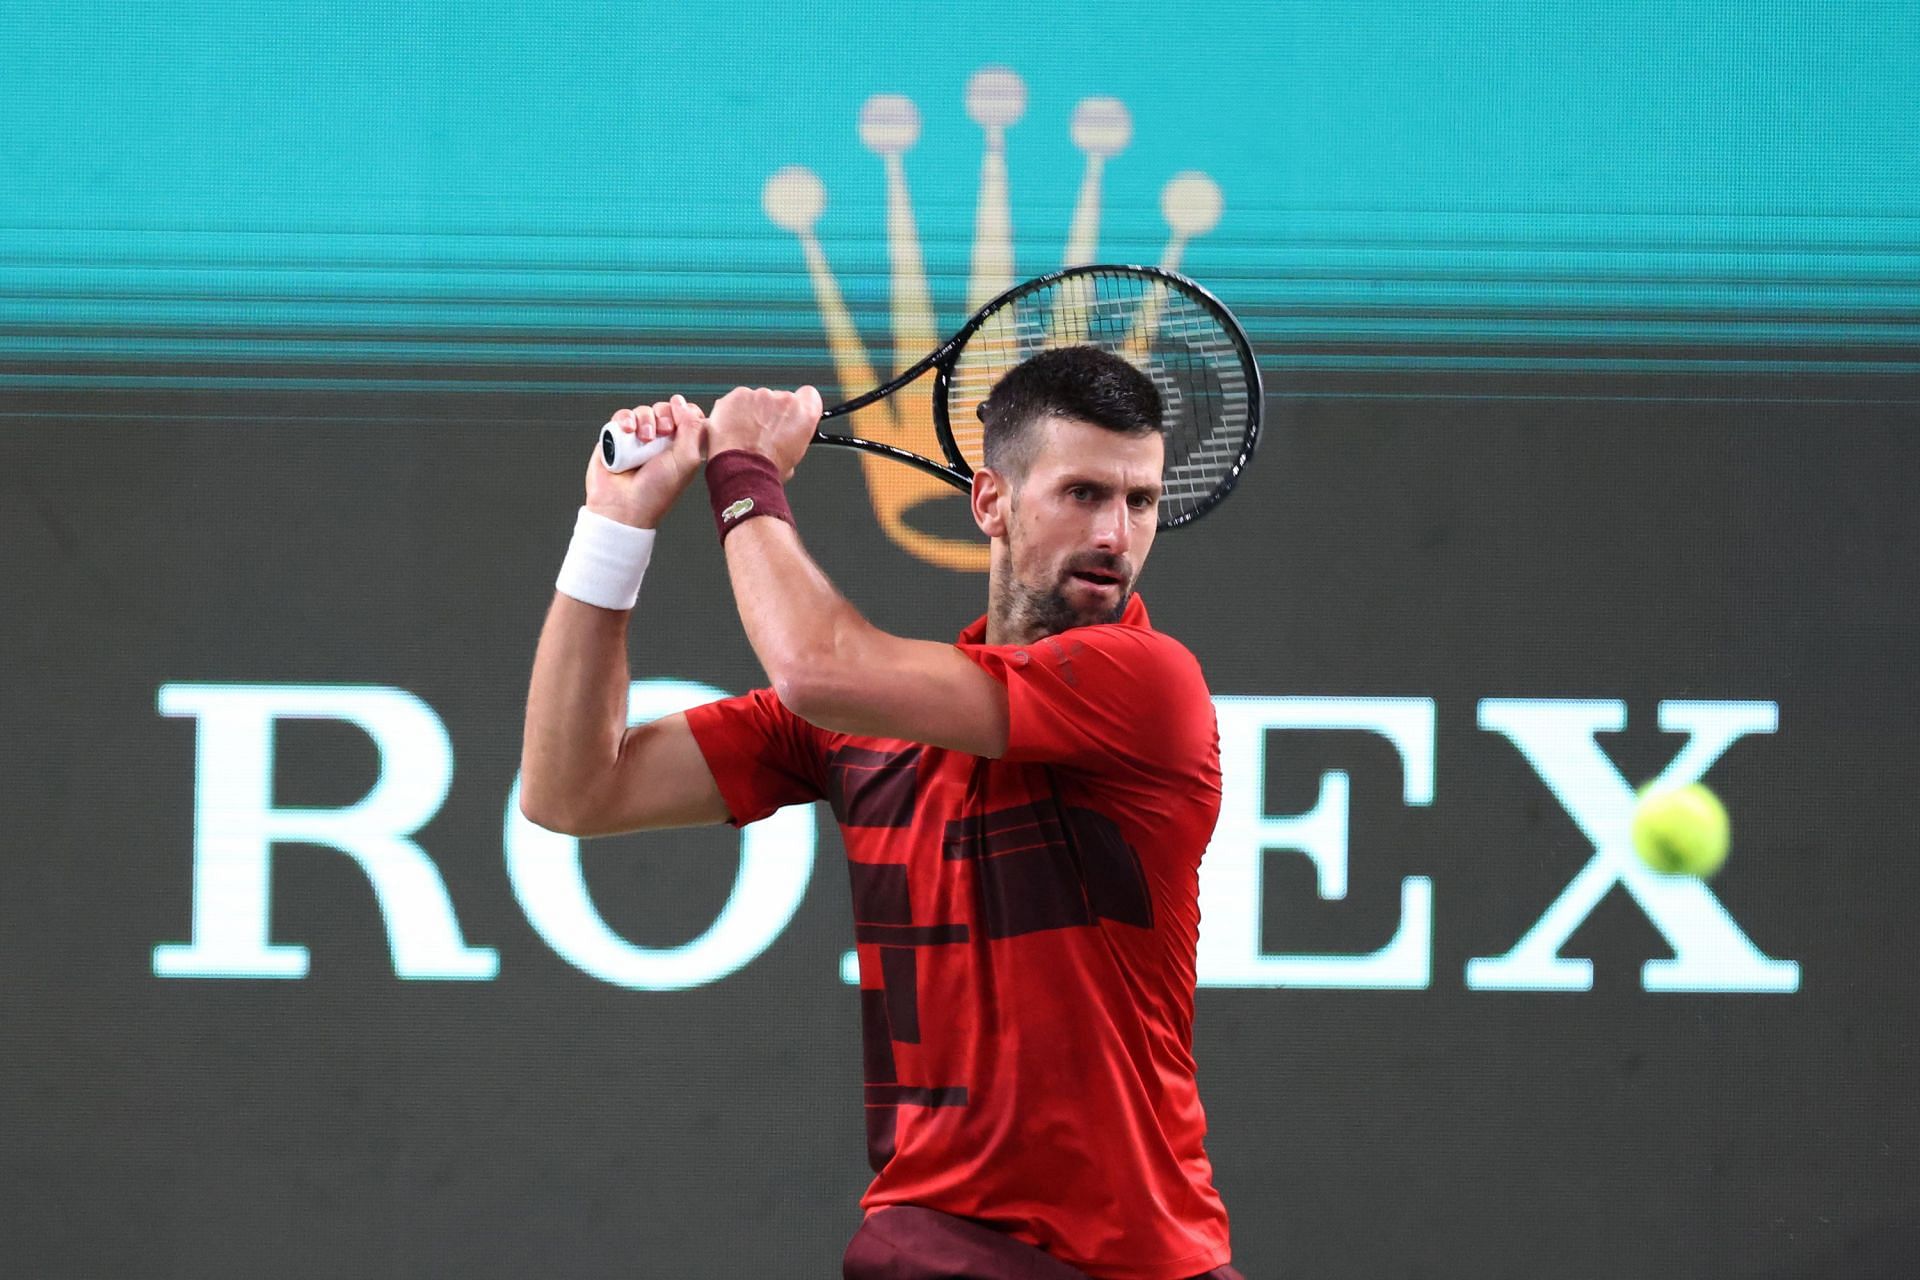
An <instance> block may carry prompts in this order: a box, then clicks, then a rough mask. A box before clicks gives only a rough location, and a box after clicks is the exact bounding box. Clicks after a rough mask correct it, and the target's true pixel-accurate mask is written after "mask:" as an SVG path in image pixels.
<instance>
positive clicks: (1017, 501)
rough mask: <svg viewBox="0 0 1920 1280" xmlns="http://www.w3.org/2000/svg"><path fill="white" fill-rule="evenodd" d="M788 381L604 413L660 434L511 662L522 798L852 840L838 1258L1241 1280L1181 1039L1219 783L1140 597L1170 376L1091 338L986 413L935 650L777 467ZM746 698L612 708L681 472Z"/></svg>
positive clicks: (1198, 718) (1209, 743)
mask: <svg viewBox="0 0 1920 1280" xmlns="http://www.w3.org/2000/svg"><path fill="white" fill-rule="evenodd" d="M820 410H821V402H820V397H819V394H818V393H817V392H815V391H814V390H813V389H812V388H811V387H802V388H800V389H799V390H798V391H797V392H784V391H769V390H766V389H764V388H762V389H757V390H756V389H748V388H744V387H743V388H740V389H738V390H735V391H733V392H731V393H729V394H728V395H726V396H725V397H723V398H722V399H721V400H720V401H719V402H718V403H717V404H716V405H715V406H714V408H713V413H712V416H711V417H710V418H708V417H706V416H704V415H703V414H702V413H701V412H700V410H699V409H697V408H696V407H695V406H693V405H692V404H689V403H688V402H687V401H685V400H684V399H682V398H680V397H677V396H676V397H674V398H673V399H672V400H671V401H667V402H662V403H658V404H654V405H651V406H641V407H639V408H636V409H634V410H632V411H627V410H622V411H621V412H620V414H619V415H617V421H618V425H619V429H621V430H624V431H631V432H633V433H634V434H635V436H636V437H637V438H638V439H640V440H641V441H646V440H650V439H653V438H654V437H656V436H658V435H671V436H672V437H673V443H672V445H671V446H670V447H669V448H668V449H667V450H666V452H664V453H662V454H660V455H659V456H658V457H656V458H655V459H654V460H653V461H651V462H649V463H647V464H646V465H645V466H643V467H641V468H640V469H639V470H637V471H633V472H628V473H624V474H615V473H612V472H609V471H607V470H605V469H604V467H602V466H601V465H600V464H599V462H598V461H597V459H598V456H599V455H598V451H597V450H596V454H595V457H596V461H594V462H592V463H590V464H589V467H588V472H587V500H586V505H585V506H584V507H583V508H582V509H581V512H580V515H579V519H578V522H577V525H576V534H575V539H574V543H573V545H572V547H571V548H570V549H569V552H568V556H567V560H566V562H565V564H564V566H563V568H562V570H561V574H560V578H559V582H558V584H557V585H558V587H559V594H558V595H557V596H556V598H555V600H554V603H553V607H552V611H551V612H550V613H549V615H548V618H547V622H546V626H545V629H544V631H543V632H542V634H541V637H540V644H539V650H538V652H537V654H536V656H535V659H534V667H533V680H532V686H531V689H530V691H529V694H528V699H527V724H526V739H525V748H524V756H523V759H522V769H523V775H522V788H523V789H522V800H521V804H522V808H523V810H524V812H525V813H526V815H527V817H528V818H530V819H531V820H532V821H534V822H536V823H538V824H540V825H541V826H545V827H550V828H553V829H555V830H559V831H565V832H569V833H572V834H574V835H578V836H593V835H604V834H610V833H614V832H621V831H631V830H637V829H643V828H658V827H671V826H681V825H690V824H697V823H714V822H729V823H732V824H734V825H736V826H738V825H743V824H745V823H749V822H754V821H757V820H759V819H761V818H764V817H766V816H767V815H768V814H771V813H772V812H774V811H775V810H776V809H779V808H780V807H782V806H784V805H790V804H799V803H802V802H806V801H813V800H820V799H825V800H826V801H827V802H828V803H829V804H830V805H831V806H832V808H833V811H834V815H835V817H836V818H837V819H838V820H839V822H840V826H841V830H842V831H843V833H844V835H845V840H846V847H847V854H848V871H849V872H850V874H851V876H852V881H853V913H854V929H855V938H856V942H857V946H858V953H859V961H860V1003H861V1014H862V1020H863V1027H864V1041H865V1053H864V1061H865V1076H866V1116H867V1148H868V1155H869V1161H870V1163H871V1164H872V1167H873V1169H874V1173H875V1176H874V1179H873V1182H872V1184H871V1185H870V1186H869V1187H868V1189H867V1192H866V1195H865V1196H864V1197H863V1198H862V1200H861V1204H862V1206H863V1208H864V1209H865V1210H866V1216H865V1219H864V1222H863V1224H862V1226H861V1227H860V1229H859V1231H858V1232H857V1233H856V1234H855V1236H854V1238H853V1240H852V1242H851V1244H850V1245H849V1246H848V1249H847V1252H846V1258H845V1262H844V1275H845V1277H847V1280H949V1278H952V1280H964V1278H973V1280H1014V1278H1015V1277H1021V1278H1030V1280H1071V1278H1073V1277H1083V1276H1092V1277H1098V1278H1099V1280H1189V1278H1190V1277H1208V1278H1211V1280H1230V1278H1232V1280H1237V1278H1238V1276H1239V1273H1238V1272H1237V1271H1235V1270H1234V1269H1233V1268H1232V1267H1231V1266H1230V1265H1229V1262H1230V1252H1231V1251H1230V1249H1229V1247H1228V1234H1227V1214H1226V1210H1225V1207H1224V1206H1223V1205H1222V1203H1221V1200H1220V1197H1219V1195H1218V1194H1217V1193H1216V1192H1215V1190H1214V1187H1213V1177H1212V1167H1211V1165H1210V1163H1209V1161H1208V1159H1207V1153H1206V1151H1205V1149H1204V1147H1203V1143H1202V1140H1203V1138H1204V1136H1205V1132H1206V1121H1205V1117H1204V1115H1203V1113H1202V1110H1201V1106H1200V1098H1199V1093H1198V1090H1197V1088H1196V1086H1195V1082H1194V1060H1193V1055H1192V1050H1191V1043H1192V1036H1191V1026H1192V1019H1193V992H1194V946H1195V940H1196V937H1197V934H1198V925H1199V909H1198V871H1199V865H1200V856H1201V853H1202V851H1203V850H1204V849H1205V848H1206V845H1207V841H1208V839H1209V837H1210V836H1211V834H1212V831H1213V825H1214V820H1215V817H1216V816H1217V814H1218V812H1219V805H1220V768H1219V743H1218V737H1217V734H1216V731H1215V725H1214V716H1213V706H1212V702H1211V700H1210V698H1209V695H1208V692H1207V686H1206V682H1205V680H1204V679H1203V677H1202V675H1201V672H1200V667H1199V664H1198V663H1197V662H1196V661H1195V660H1194V658H1193V655H1192V654H1190V653H1189V652H1188V651H1187V650H1186V649H1185V648H1184V647H1182V646H1181V645H1180V644H1179V642H1177V641H1175V640H1174V639H1172V638H1171V637H1169V636H1167V635H1164V634H1163V633H1161V632H1159V631H1156V630H1154V629H1153V627H1152V625H1151V624H1150V623H1149V621H1148V618H1147V609H1146V605H1145V604H1144V603H1143V602H1142V601H1141V599H1140V597H1139V596H1138V595H1137V594H1135V592H1134V585H1135V583H1136V582H1137V581H1138V578H1139V575H1140V571H1141V569H1142V568H1143V567H1144V565H1145V564H1146V560H1147V553H1148V552H1149V551H1150V550H1151V549H1152V546H1153V538H1154V532H1155V527H1156V517H1157V506H1158V500H1159V496H1160V486H1161V460H1162V451H1163V442H1162V439H1161V436H1160V432H1159V424H1160V420H1161V405H1160V397H1159V395H1158V393H1157V391H1156V390H1155V388H1154V385H1153V383H1152V382H1151V380H1149V379H1148V378H1147V377H1145V376H1144V375H1143V374H1141V373H1140V372H1138V371H1137V370H1135V369H1134V368H1133V366H1131V365H1130V364H1128V363H1127V362H1126V361H1124V360H1122V359H1120V358H1118V357H1116V356H1112V355H1108V354H1106V353H1104V352H1101V351H1100V350H1098V349H1096V348H1093V347H1069V348H1064V349H1059V350H1054V351H1049V352H1046V353H1043V354H1041V355H1038V356H1035V357H1033V358H1032V359H1030V360H1028V361H1027V362H1025V363H1024V364H1022V365H1020V366H1018V367H1017V368H1015V369H1014V370H1013V371H1012V372H1010V373H1008V374H1007V375H1006V376H1005V377H1004V378H1003V379H1002V380H1001V381H1000V382H999V383H998V384H997V386H996V387H995V388H994V390H993V392H992V394H991V395H990V396H989V398H988V400H987V401H986V403H985V405H984V406H983V408H982V409H981V417H982V419H983V421H984V423H985V427H986V444H985V449H986V465H985V466H984V467H983V468H982V469H981V470H979V472H978V473H977V474H976V476H975V477H974V482H973V492H972V510H973V518H974V521H975V523H976V524H978V525H979V527H980V530H981V532H982V533H984V534H985V535H986V536H987V537H988V538H989V539H991V542H992V550H991V558H990V563H991V569H990V576H989V591H988V611H987V613H986V615H985V616H984V617H982V618H980V619H979V620H978V621H976V622H975V623H974V624H973V625H972V626H970V627H968V628H967V629H966V630H965V631H963V632H961V634H960V637H959V640H958V641H957V642H956V643H953V644H938V643H932V642H928V641H922V640H908V639H902V638H900V637H898V636H893V635H888V634H887V633H885V632H883V631H880V630H879V629H877V628H876V627H874V626H872V625H871V624H869V623H868V622H867V621H866V620H865V619H864V618H862V617H861V616H860V614H859V613H858V612H857V611H856V610H855V609H854V608H853V606H852V605H850V604H849V603H848V602H847V601H846V599H845V598H844V597H843V596H841V594H840V593H839V592H838V591H837V590H836V589H835V588H834V585H833V584H832V583H831V582H830V581H828V579H827V577H826V575H825V574H824V573H822V572H821V570H820V567H819V566H818V565H816V564H815V563H814V562H813V560H812V559H811V558H810V557H809V556H808V555H807V552H806V548H805V547H804V546H803V545H802V543H801V539H800V535H799V532H798V530H797V528H796V523H795V517H794V516H793V514H792V512H791V510H790V509H789V507H788V505H787V502H786V499H785V497H784V495H783V492H782V487H781V486H782V483H783V482H784V481H785V479H786V478H787V477H789V476H790V475H791V474H792V473H793V470H794V468H795V467H796V466H797V465H798V464H799V463H800V461H801V459H802V457H803V456H804V455H805V453H806V450H807V445H808V442H809V441H810V439H811V438H812V434H813V430H814V427H815V425H816V423H817V422H818V420H819V417H820ZM703 458H704V459H705V463H704V472H705V479H706V484H707V490H708V497H709V499H710V500H711V503H712V507H713V511H714V517H715V522H716V527H717V529H718V531H719V536H720V537H721V538H723V539H724V540H725V548H726V558H727V570H728V573H729V574H730V576H731V578H732V583H733V591H734V598H735V601H736V602H737V604H738V606H739V612H740V619H741V622H742V623H743V624H744V626H745V628H746V633H747V638H748V639H749V641H750V642H751V643H752V645H753V649H754V652H755V654H756V655H758V657H759V659H760V662H761V664H762V666H763V667H764V668H765V669H766V673H767V677H768V681H769V683H770V686H771V687H769V688H765V689H760V690H757V691H755V692H753V693H749V694H746V695H745V696H743V697H737V698H728V699H726V700H724V701H720V702H714V703H710V704H708V705H706V706H702V707H696V708H694V709H693V710H691V711H688V712H687V713H685V714H683V715H674V716H669V717H666V718H664V719H661V720H656V721H653V722H651V723H649V724H646V725H642V726H639V727H637V728H628V727H627V716H626V698H627V686H628V671H627V620H628V613H629V610H630V609H631V608H632V607H633V605H634V602H635V599H636V598H637V594H638V589H639V582H640V577H641V574H642V572H643V571H644V569H645V566H646V563H647V560H648V558H649V556H650V554H651V549H652V542H653V536H654V535H653V529H654V528H655V526H657V525H658V524H659V522H660V519H661V517H662V516H664V515H665V514H666V512H667V511H668V509H669V508H670V507H671V506H672V504H673V503H674V501H675V500H676V499H677V498H678V497H679V496H680V493H681V491H682V490H684V489H685V488H686V487H687V485H688V484H689V483H690V482H691V481H692V480H693V478H694V476H695V475H696V474H699V473H700V472H701V471H702V470H703V466H702V460H703Z"/></svg>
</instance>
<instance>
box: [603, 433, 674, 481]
mask: <svg viewBox="0 0 1920 1280" xmlns="http://www.w3.org/2000/svg"><path fill="white" fill-rule="evenodd" d="M672 443H673V437H672V436H655V437H654V438H653V439H651V440H647V441H644V442H643V441H642V440H641V439H640V438H639V437H638V436H636V435H634V434H633V433H632V432H631V431H622V430H620V429H619V428H618V427H616V426H614V425H613V424H612V423H611V422H609V423H608V424H607V425H606V426H604V427H602V428H600V462H601V465H603V466H605V467H606V469H607V470H609V471H632V470H634V469H635V468H636V467H640V466H644V465H645V464H646V463H647V462H648V461H649V460H651V459H653V458H656V457H658V456H659V455H661V454H663V453H665V452H666V451H667V448H668V446H670V445H671V444H672Z"/></svg>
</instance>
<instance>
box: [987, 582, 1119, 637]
mask: <svg viewBox="0 0 1920 1280" xmlns="http://www.w3.org/2000/svg"><path fill="white" fill-rule="evenodd" d="M1114 625H1116V626H1121V627H1148V628H1151V627H1152V626H1153V623H1151V622H1150V621H1148V620H1147V602H1146V601H1145V600H1142V599H1141V598H1140V594H1139V593H1138V592H1135V593H1134V594H1133V595H1130V596H1128V597H1127V607H1126V608H1125V609H1123V610H1121V612H1120V618H1119V621H1118V622H1116V623H1115V624H1114ZM986 642H987V615H986V614H984V613H983V614H981V615H980V616H979V617H978V618H976V619H974V620H973V622H972V623H971V624H969V625H968V626H967V628H966V630H964V631H962V632H961V633H960V639H959V641H958V643H960V644H985V643H986Z"/></svg>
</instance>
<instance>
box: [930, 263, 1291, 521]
mask: <svg viewBox="0 0 1920 1280" xmlns="http://www.w3.org/2000/svg"><path fill="white" fill-rule="evenodd" d="M1083 343H1084V344H1089V345H1092V346H1096V347H1099V348H1101V349H1102V350H1105V351H1110V352H1112V353H1114V354H1115V355H1119V356H1121V357H1122V358H1124V359H1126V360H1127V361H1128V362H1129V363H1131V364H1132V365H1133V366H1134V367H1135V368H1137V369H1140V370H1141V371H1142V372H1143V373H1145V374H1146V375H1147V376H1148V377H1149V378H1151V379H1152V380H1153V383H1154V386H1155V387H1156V388H1157V389H1158V390H1159V392H1160V398H1161V405H1162V423H1161V425H1162V429H1163V431H1164V434H1165V437H1166V444H1167V453H1166V464H1165V466H1164V468H1163V474H1162V480H1163V486H1162V493H1161V499H1160V507H1161V511H1160V516H1161V523H1162V524H1167V523H1171V522H1174V521H1177V520H1179V519H1180V518H1182V517H1184V516H1186V515H1189V514H1191V513H1192V512H1194V511H1196V510H1198V509H1200V508H1202V507H1204V506H1206V505H1207V504H1209V503H1210V502H1211V501H1212V500H1213V497H1214V495H1215V493H1216V491H1218V490H1219V489H1220V488H1221V487H1222V485H1223V484H1225V483H1227V482H1229V481H1230V480H1231V478H1232V476H1233V474H1234V473H1235V471H1236V470H1237V468H1238V465H1239V463H1240V462H1241V460H1242V459H1243V457H1244V456H1245V451H1246V448H1247V446H1248V442H1249V437H1250V435H1251V431H1252V429H1253V427H1254V425H1255V415H1256V413H1257V406H1256V404H1255V403H1254V396H1253V390H1252V382H1251V379H1250V378H1249V374H1248V368H1247V363H1248V361H1250V359H1251V356H1250V354H1249V353H1248V352H1246V351H1245V349H1244V348H1243V346H1242V345H1241V344H1240V343H1239V342H1236V341H1235V338H1234V336H1233V334H1232V333H1230V332H1229V330H1228V329H1227V327H1226V325H1225V323H1223V322H1222V320H1221V318H1220V317H1219V316H1218V315H1217V314H1216V312H1215V311H1214V309H1213V308H1212V307H1211V306H1209V305H1208V304H1207V303H1205V302H1203V301H1202V300H1201V299H1200V298H1198V297H1196V296H1193V295H1191V294H1189V293H1187V292H1186V291H1185V290H1183V289H1180V288H1178V287H1176V286H1174V285H1172V284H1170V283H1169V282H1167V281H1165V280H1162V279H1160V278H1157V277H1153V276H1148V275H1144V274H1137V273H1134V272H1127V271H1110V270H1096V271H1090V272H1083V273H1076V274H1073V275H1069V276H1066V277H1062V278H1059V279H1056V280H1054V281H1052V282H1051V283H1049V284H1047V285H1044V286H1041V287H1040V288H1037V289H1034V290H1031V291H1029V292H1026V293H1023V294H1018V295H1016V296H1015V297H1013V298H1011V299H1009V300H1008V301H1007V303H1006V304H1004V305H1003V306H1001V307H1000V308H999V309H998V310H996V311H994V312H992V313H991V314H989V315H988V316H986V317H985V318H984V319H983V320H982V322H981V324H980V326H979V328H978V330H976V332H975V333H974V335H973V336H972V337H971V338H969V339H968V341H967V344H966V346H965V347H964V348H963V349H962V351H961V352H960V353H959V356H958V358H957V359H956V361H955V363H954V366H953V369H952V372H951V373H950V375H949V377H948V389H947V401H948V404H947V409H948V420H949V423H950V425H951V427H952V430H953V440H954V444H955V445H956V446H957V448H958V450H959V452H960V454H961V456H962V457H963V458H965V459H966V461H967V463H968V465H969V466H972V467H976V468H977V467H979V466H981V465H982V464H983V462H984V459H985V430H984V428H983V427H982V425H981V423H980V418H979V406H980V403H981V402H982V401H983V400H985V399H986V398H987V395H988V394H989V393H990V392H991V391H992V390H993V387H994V384H995V383H997V382H999V380H1000V378H1001V377H1002V376H1004V375H1005V374H1006V373H1007V372H1009V371H1010V370H1011V369H1013V367H1014V366H1016V365H1018V364H1019V363H1020V362H1021V361H1023V360H1026V359H1028V358H1029V357H1031V356H1033V355H1035V354H1037V353H1039V352H1041V351H1044V350H1048V349H1051V348H1055V347H1061V346H1071V345H1078V344H1083Z"/></svg>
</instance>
